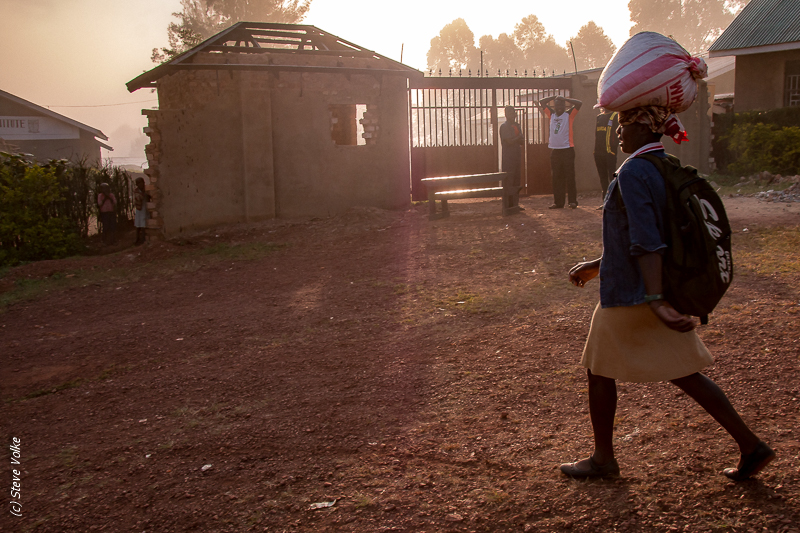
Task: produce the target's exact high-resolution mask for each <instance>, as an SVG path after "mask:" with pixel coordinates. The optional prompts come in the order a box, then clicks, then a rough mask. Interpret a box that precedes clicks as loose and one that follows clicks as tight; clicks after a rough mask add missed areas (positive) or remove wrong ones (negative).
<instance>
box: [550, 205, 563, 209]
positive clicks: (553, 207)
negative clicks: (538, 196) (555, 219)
mask: <svg viewBox="0 0 800 533" xmlns="http://www.w3.org/2000/svg"><path fill="white" fill-rule="evenodd" d="M547 209H564V206H563V205H556V204H553V205H551V206H550V207H548V208H547Z"/></svg>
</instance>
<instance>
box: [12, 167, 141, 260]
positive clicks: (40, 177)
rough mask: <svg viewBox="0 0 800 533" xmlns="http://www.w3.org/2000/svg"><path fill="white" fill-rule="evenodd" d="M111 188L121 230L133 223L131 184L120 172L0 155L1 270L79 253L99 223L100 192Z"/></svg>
mask: <svg viewBox="0 0 800 533" xmlns="http://www.w3.org/2000/svg"><path fill="white" fill-rule="evenodd" d="M101 183H108V184H109V186H110V188H111V192H112V193H113V194H114V195H115V196H116V198H117V209H116V211H117V212H116V214H117V227H118V228H120V229H124V228H126V227H128V226H131V225H132V220H133V215H134V212H133V195H132V190H133V183H132V180H131V177H130V175H129V174H128V173H127V172H125V171H124V170H122V169H120V168H119V167H113V166H111V165H108V164H107V165H104V166H102V167H100V168H96V167H91V166H88V165H87V164H86V163H85V162H82V161H81V162H77V163H73V162H70V161H67V160H52V161H50V162H49V163H47V164H45V165H38V164H35V163H33V162H32V161H30V160H29V159H28V156H26V155H25V154H9V153H5V152H0V265H8V264H16V263H19V262H20V261H34V260H39V259H55V258H59V257H64V256H66V255H69V254H71V253H75V252H76V251H78V249H79V248H80V243H81V239H86V238H87V237H88V236H89V230H90V226H91V224H92V222H93V221H95V220H96V219H97V211H98V206H97V191H98V189H99V186H100V184H101Z"/></svg>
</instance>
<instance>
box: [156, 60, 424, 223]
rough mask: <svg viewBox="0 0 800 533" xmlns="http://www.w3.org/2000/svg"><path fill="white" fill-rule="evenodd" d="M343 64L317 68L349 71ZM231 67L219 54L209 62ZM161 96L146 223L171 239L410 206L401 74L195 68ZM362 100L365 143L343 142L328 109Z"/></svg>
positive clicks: (165, 86)
mask: <svg viewBox="0 0 800 533" xmlns="http://www.w3.org/2000/svg"><path fill="white" fill-rule="evenodd" d="M236 59H237V58H235V57H234V58H230V60H231V61H235V60H236ZM342 59H343V58H335V57H333V58H323V60H322V61H317V62H315V64H316V65H320V64H324V65H327V64H330V65H329V66H336V65H337V64H338V65H339V66H342V65H341V64H340V61H342ZM345 59H346V58H345ZM222 60H224V58H221V54H207V57H202V58H200V61H202V62H214V61H222ZM248 60H249V61H252V58H250V59H248ZM257 60H261V61H264V62H265V63H271V64H276V63H277V62H279V61H287V60H288V61H292V62H293V63H294V62H296V61H298V60H302V58H299V57H297V56H289V57H288V58H284V57H283V56H280V57H277V58H274V57H260V58H258V59H257ZM351 63H352V64H347V65H346V66H361V67H366V66H368V65H369V64H370V62H369V59H368V58H357V59H351ZM158 95H159V110H158V111H147V112H145V114H147V115H148V117H149V125H148V127H147V128H146V130H145V133H147V134H148V136H149V137H150V144H148V146H147V148H146V153H147V156H148V163H149V165H148V166H149V168H148V170H147V175H148V177H150V179H151V183H150V184H149V185H148V186H149V187H150V188H151V190H152V191H153V194H154V204H155V205H154V210H153V211H154V213H153V216H152V217H151V221H149V227H152V228H153V230H154V231H159V232H160V233H161V234H163V235H165V236H167V237H172V236H175V235H179V234H181V233H183V232H186V231H190V230H196V229H201V228H204V227H210V226H214V225H218V224H229V223H235V222H243V221H255V220H260V219H265V218H274V217H306V216H328V215H332V214H336V213H340V212H342V211H344V210H346V209H347V208H349V207H354V206H370V207H380V208H386V209H394V208H403V207H406V206H408V205H409V203H410V151H409V150H410V149H409V144H408V109H407V108H408V93H407V80H406V78H405V77H404V76H394V75H361V74H352V75H345V74H330V73H312V72H302V73H301V72H286V71H283V72H280V73H276V72H265V71H226V70H219V71H213V70H197V71H191V70H187V71H180V72H177V73H174V74H172V75H169V76H166V77H164V78H161V79H160V80H159V81H158ZM357 104H361V105H365V106H366V113H365V114H364V116H363V117H361V122H362V125H363V127H364V133H363V136H364V139H365V140H366V145H362V146H339V145H336V144H335V143H333V142H332V138H331V114H330V106H332V105H357Z"/></svg>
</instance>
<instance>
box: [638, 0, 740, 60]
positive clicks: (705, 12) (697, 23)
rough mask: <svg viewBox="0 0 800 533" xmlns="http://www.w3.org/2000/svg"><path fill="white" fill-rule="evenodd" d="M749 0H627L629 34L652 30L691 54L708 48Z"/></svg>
mask: <svg viewBox="0 0 800 533" xmlns="http://www.w3.org/2000/svg"><path fill="white" fill-rule="evenodd" d="M747 1H748V0H630V2H628V9H629V10H630V12H631V21H632V22H633V26H632V27H631V33H630V34H631V35H635V34H637V33H639V32H641V31H655V32H658V33H661V34H664V35H668V36H670V37H672V38H673V39H675V40H676V41H677V42H678V43H680V45H681V46H683V47H684V48H686V50H688V51H689V52H690V53H692V54H698V53H701V52H703V51H704V50H707V49H708V47H709V46H710V45H711V43H713V42H714V39H716V38H717V37H719V35H720V34H721V33H722V31H723V30H724V29H725V28H727V27H728V25H729V24H730V23H731V21H732V20H733V19H734V17H735V16H736V14H737V13H738V12H739V10H740V9H741V8H742V7H744V5H745V4H746V3H747Z"/></svg>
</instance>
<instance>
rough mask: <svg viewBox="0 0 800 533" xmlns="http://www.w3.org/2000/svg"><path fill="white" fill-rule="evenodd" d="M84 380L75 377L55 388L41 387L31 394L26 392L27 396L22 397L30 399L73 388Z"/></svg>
mask: <svg viewBox="0 0 800 533" xmlns="http://www.w3.org/2000/svg"><path fill="white" fill-rule="evenodd" d="M82 381H83V380H82V379H80V378H78V379H73V380H72V381H66V382H64V383H62V384H61V385H56V386H55V387H53V388H48V389H39V390H37V391H34V392H31V393H30V394H26V395H25V396H23V397H22V399H23V400H30V399H32V398H39V397H40V396H46V395H48V394H55V393H56V392H59V391H62V390H67V389H72V388H75V387H77V386H78V385H80V384H81V382H82Z"/></svg>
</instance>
